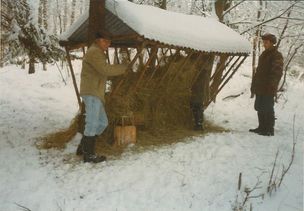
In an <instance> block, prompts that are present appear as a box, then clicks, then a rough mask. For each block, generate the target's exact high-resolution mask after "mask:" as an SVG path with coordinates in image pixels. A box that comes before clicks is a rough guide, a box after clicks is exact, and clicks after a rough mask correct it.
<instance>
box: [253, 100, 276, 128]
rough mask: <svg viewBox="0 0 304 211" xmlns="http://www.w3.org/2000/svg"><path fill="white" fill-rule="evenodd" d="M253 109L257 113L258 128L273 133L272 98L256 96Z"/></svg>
mask: <svg viewBox="0 0 304 211" xmlns="http://www.w3.org/2000/svg"><path fill="white" fill-rule="evenodd" d="M254 109H255V110H256V111H257V112H258V117H259V124H260V125H259V127H261V128H262V129H263V130H265V131H270V132H272V133H273V130H274V129H273V128H274V121H275V117H274V97H273V96H265V95H256V98H255V102H254Z"/></svg>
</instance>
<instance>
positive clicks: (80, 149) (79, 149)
mask: <svg viewBox="0 0 304 211" xmlns="http://www.w3.org/2000/svg"><path fill="white" fill-rule="evenodd" d="M97 137H98V136H97V135H96V136H95V138H97ZM82 145H83V137H82V139H81V140H80V143H79V144H78V147H77V150H76V155H78V156H81V155H83V152H82Z"/></svg>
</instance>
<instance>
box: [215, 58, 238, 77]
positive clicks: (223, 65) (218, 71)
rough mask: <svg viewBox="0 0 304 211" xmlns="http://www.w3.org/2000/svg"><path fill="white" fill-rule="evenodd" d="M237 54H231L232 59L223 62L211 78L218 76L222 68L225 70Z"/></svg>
mask: <svg viewBox="0 0 304 211" xmlns="http://www.w3.org/2000/svg"><path fill="white" fill-rule="evenodd" d="M234 57H235V56H231V57H230V59H229V60H228V62H227V63H222V64H221V65H220V66H219V67H218V68H217V69H216V70H215V71H214V73H213V75H212V76H211V78H210V81H212V80H213V79H214V78H215V77H217V75H218V74H219V73H220V72H221V70H224V69H225V68H226V67H227V66H228V65H229V64H230V62H231V61H232V60H233V58H234Z"/></svg>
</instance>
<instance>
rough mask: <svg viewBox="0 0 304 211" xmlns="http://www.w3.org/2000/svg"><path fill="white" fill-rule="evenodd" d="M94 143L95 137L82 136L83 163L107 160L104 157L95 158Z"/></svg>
mask: <svg viewBox="0 0 304 211" xmlns="http://www.w3.org/2000/svg"><path fill="white" fill-rule="evenodd" d="M95 143H96V137H95V136H83V143H82V152H83V162H92V163H100V162H103V161H106V160H107V158H106V157H105V156H97V155H96V154H95Z"/></svg>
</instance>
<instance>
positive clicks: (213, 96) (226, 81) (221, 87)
mask: <svg viewBox="0 0 304 211" xmlns="http://www.w3.org/2000/svg"><path fill="white" fill-rule="evenodd" d="M239 58H240V57H239ZM239 58H238V59H237V61H238V60H239ZM246 58H247V56H244V58H243V59H242V60H241V62H240V63H239V64H238V65H237V66H236V67H235V68H234V70H233V71H232V73H231V74H230V76H229V77H228V78H227V79H226V80H225V81H224V79H225V78H226V77H227V75H228V74H225V77H224V78H223V81H224V83H223V84H222V85H221V86H220V88H219V89H218V90H217V91H216V92H215V93H213V94H212V96H211V98H210V100H209V101H208V103H207V104H206V105H204V108H207V107H208V106H209V104H210V103H211V102H212V101H213V100H214V98H215V97H216V96H217V94H218V93H219V92H220V91H221V90H222V89H223V88H224V86H225V85H226V84H227V83H228V81H229V80H230V79H231V78H232V76H233V75H234V74H235V73H236V71H237V70H238V69H239V67H240V66H241V65H242V64H243V62H244V61H245V60H246ZM229 72H230V71H229Z"/></svg>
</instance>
